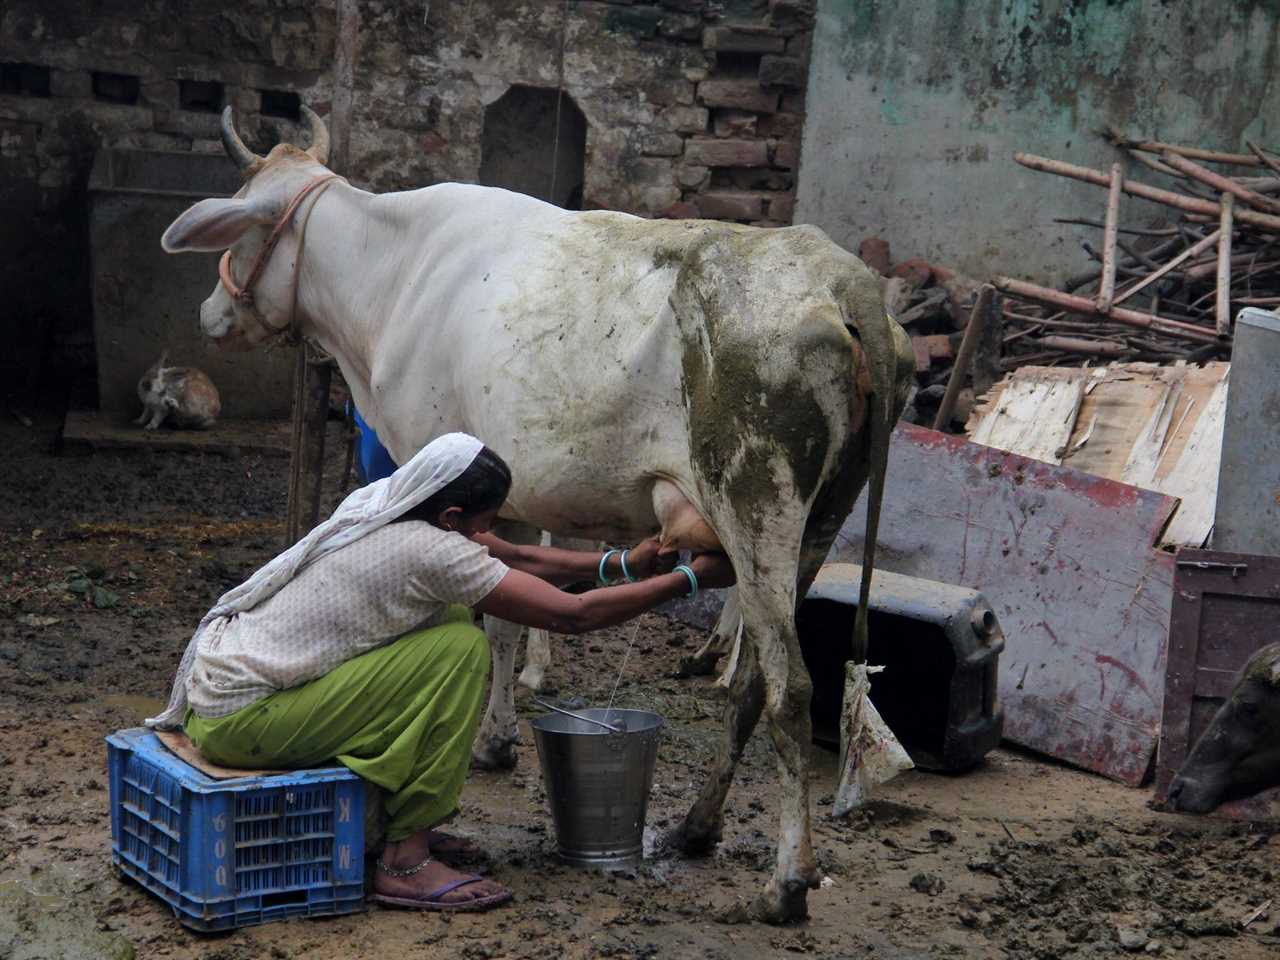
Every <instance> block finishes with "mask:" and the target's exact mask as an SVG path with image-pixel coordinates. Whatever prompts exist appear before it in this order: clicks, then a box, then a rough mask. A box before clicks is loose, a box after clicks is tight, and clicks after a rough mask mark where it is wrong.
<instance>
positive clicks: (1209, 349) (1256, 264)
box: [992, 130, 1280, 369]
mask: <svg viewBox="0 0 1280 960" xmlns="http://www.w3.org/2000/svg"><path fill="white" fill-rule="evenodd" d="M1107 139H1108V140H1110V142H1111V143H1112V144H1114V145H1115V146H1116V147H1117V148H1119V149H1120V150H1123V151H1125V152H1126V153H1127V154H1128V155H1129V156H1130V157H1132V158H1133V159H1134V160H1135V161H1136V162H1137V163H1138V164H1140V165H1141V166H1142V167H1144V168H1146V169H1147V170H1150V171H1153V172H1154V173H1159V174H1161V175H1163V176H1164V177H1166V178H1169V180H1170V181H1171V187H1172V189H1166V188H1162V187H1156V186H1151V185H1150V184H1147V183H1142V182H1139V181H1138V180H1136V179H1133V178H1132V177H1126V176H1125V175H1124V173H1123V172H1122V165H1121V164H1119V163H1115V164H1112V166H1111V169H1110V170H1109V171H1103V170H1095V169H1091V168H1088V167H1079V166H1075V165H1073V164H1069V163H1064V162H1062V161H1059V160H1052V159H1049V158H1046V157H1037V156H1033V155H1031V154H1025V153H1019V154H1015V156H1014V159H1015V160H1016V161H1017V162H1018V163H1020V164H1022V165H1023V166H1025V167H1030V168H1031V169H1032V170H1040V171H1043V172H1045V173H1052V174H1055V175H1057V176H1063V177H1070V178H1072V179H1075V180H1082V181H1084V182H1085V183H1093V184H1096V185H1097V186H1100V187H1105V188H1106V189H1107V190H1108V194H1107V205H1106V212H1105V216H1104V218H1103V219H1101V220H1091V219H1084V218H1064V219H1060V220H1058V221H1057V222H1060V223H1070V224H1078V225H1083V226H1089V227H1096V228H1098V229H1099V230H1101V231H1102V237H1101V241H1100V245H1099V246H1100V248H1095V247H1094V246H1093V245H1092V244H1090V243H1085V244H1084V247H1085V250H1086V251H1087V252H1088V253H1089V255H1090V256H1091V257H1092V258H1093V259H1094V260H1095V261H1096V263H1095V265H1094V266H1093V267H1092V268H1090V269H1089V270H1087V271H1085V272H1083V273H1080V274H1078V275H1076V276H1074V277H1071V278H1070V279H1069V280H1068V281H1067V282H1066V283H1065V284H1063V286H1062V288H1061V289H1054V288H1050V287H1043V286H1039V285H1037V284H1034V283H1028V282H1026V281H1022V280H1015V279H1013V278H1010V277H995V278H994V279H993V280H992V283H993V284H994V285H995V287H996V288H997V289H999V290H1001V291H1002V292H1003V293H1004V295H1005V296H1004V302H1003V314H1004V321H1005V329H1006V332H1005V337H1004V341H1005V342H1004V353H1005V361H1004V366H1005V367H1006V369H1009V368H1012V367H1015V366H1023V365H1026V364H1033V363H1034V364H1062V363H1066V364H1076V363H1079V362H1082V361H1083V360H1086V359H1087V360H1093V361H1096V360H1098V359H1101V360H1103V361H1106V362H1109V361H1113V360H1152V361H1157V362H1170V361H1176V360H1189V361H1200V360H1209V359H1213V358H1216V357H1225V356H1227V355H1228V354H1229V352H1230V341H1231V325H1232V320H1233V317H1234V316H1235V314H1236V312H1238V311H1239V310H1240V309H1241V308H1242V307H1246V306H1258V307H1263V308H1266V309H1274V308H1276V307H1280V158H1277V157H1276V156H1274V155H1272V154H1271V153H1268V152H1267V151H1265V150H1263V149H1261V148H1259V147H1258V146H1257V145H1255V144H1253V143H1248V146H1249V149H1250V152H1249V153H1247V154H1240V153H1222V152H1218V151H1214V150H1203V149H1199V148H1196V147H1185V146H1178V145H1176V144H1170V143H1160V142H1157V141H1150V140H1137V139H1133V138H1131V137H1126V136H1124V135H1122V134H1121V133H1119V132H1117V131H1115V130H1108V131H1107ZM1207 164H1212V165H1213V166H1214V167H1218V168H1223V169H1226V170H1228V171H1229V173H1220V172H1218V171H1217V170H1215V169H1211V168H1210V167H1209V166H1207ZM1244 171H1247V173H1248V174H1249V175H1239V174H1241V173H1242V172H1244ZM1125 193H1127V194H1129V195H1131V196H1134V197H1140V198H1143V199H1145V200H1149V201H1153V202H1154V203H1157V204H1160V205H1163V206H1165V207H1168V208H1170V214H1171V215H1170V216H1169V217H1166V218H1164V223H1161V224H1157V225H1155V226H1127V225H1122V224H1121V223H1120V222H1119V212H1120V197H1121V195H1122V194H1125Z"/></svg>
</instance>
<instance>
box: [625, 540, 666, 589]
mask: <svg viewBox="0 0 1280 960" xmlns="http://www.w3.org/2000/svg"><path fill="white" fill-rule="evenodd" d="M661 545H662V541H661V539H660V538H658V537H650V538H649V539H648V540H642V541H641V542H640V543H637V544H636V545H635V546H634V547H632V548H631V549H630V550H628V551H627V569H628V570H630V571H631V575H632V576H633V577H635V578H636V579H637V580H643V579H645V578H646V577H652V576H654V575H655V574H659V573H670V572H671V571H672V570H674V569H675V568H676V562H677V560H678V554H677V553H676V552H675V551H674V550H673V551H672V552H671V553H668V554H666V555H664V556H659V555H658V548H659V547H660V546H661Z"/></svg>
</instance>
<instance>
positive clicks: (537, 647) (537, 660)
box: [516, 627, 551, 693]
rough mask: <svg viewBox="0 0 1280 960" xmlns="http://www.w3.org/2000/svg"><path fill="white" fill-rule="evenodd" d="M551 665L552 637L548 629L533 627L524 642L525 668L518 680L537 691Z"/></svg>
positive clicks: (524, 685)
mask: <svg viewBox="0 0 1280 960" xmlns="http://www.w3.org/2000/svg"><path fill="white" fill-rule="evenodd" d="M549 666H551V637H550V636H548V634H547V631H545V630H542V629H538V628H534V627H531V628H530V629H529V639H528V640H526V641H525V644H524V669H523V670H521V671H520V677H519V678H518V679H517V680H516V682H517V683H518V684H520V685H521V686H522V687H526V688H528V689H529V690H532V691H533V692H534V693H537V692H538V691H539V690H541V689H542V681H543V680H545V679H546V675H547V667H549Z"/></svg>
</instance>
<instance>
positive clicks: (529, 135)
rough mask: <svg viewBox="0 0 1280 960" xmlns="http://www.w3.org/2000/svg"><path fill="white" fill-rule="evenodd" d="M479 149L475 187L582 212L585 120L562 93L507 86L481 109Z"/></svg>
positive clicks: (585, 136) (576, 107)
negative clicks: (512, 192)
mask: <svg viewBox="0 0 1280 960" xmlns="http://www.w3.org/2000/svg"><path fill="white" fill-rule="evenodd" d="M557 100H559V107H560V109H559V113H560V125H559V131H560V136H559V138H557V137H556V101H557ZM481 149H482V150H483V153H482V154H481V160H480V183H482V184H484V185H485V186H488V187H505V188H506V189H508V190H515V191H517V192H519V193H525V194H528V195H529V196H531V197H537V198H538V199H540V200H547V201H549V202H551V203H554V204H556V205H557V206H561V207H564V208H565V209H567V210H580V209H582V176H583V166H584V162H583V158H584V156H585V154H586V149H587V118H586V117H584V116H583V115H582V111H581V110H579V109H578V105H577V104H575V103H574V102H573V99H572V98H571V97H570V96H569V95H568V94H564V95H563V96H562V97H561V96H559V94H558V91H556V90H548V89H545V88H543V87H512V88H511V89H510V90H508V91H507V92H506V93H504V94H503V95H502V96H501V97H499V98H498V99H497V100H495V101H494V102H493V103H491V104H489V106H487V107H486V108H485V111H484V138H483V140H482V147H481ZM553 169H554V176H555V183H554V184H553V183H552V182H551V181H552V175H553Z"/></svg>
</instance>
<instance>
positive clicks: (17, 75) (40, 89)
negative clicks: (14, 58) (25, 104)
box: [0, 63, 49, 97]
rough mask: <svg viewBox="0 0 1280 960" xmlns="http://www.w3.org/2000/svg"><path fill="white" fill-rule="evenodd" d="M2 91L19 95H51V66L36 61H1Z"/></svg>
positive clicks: (0, 78) (0, 77)
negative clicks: (40, 64)
mask: <svg viewBox="0 0 1280 960" xmlns="http://www.w3.org/2000/svg"><path fill="white" fill-rule="evenodd" d="M0 93H7V94H10V95H12V96H19V97H47V96H49V68H48V67H41V66H38V65H37V64H34V63H0Z"/></svg>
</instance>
